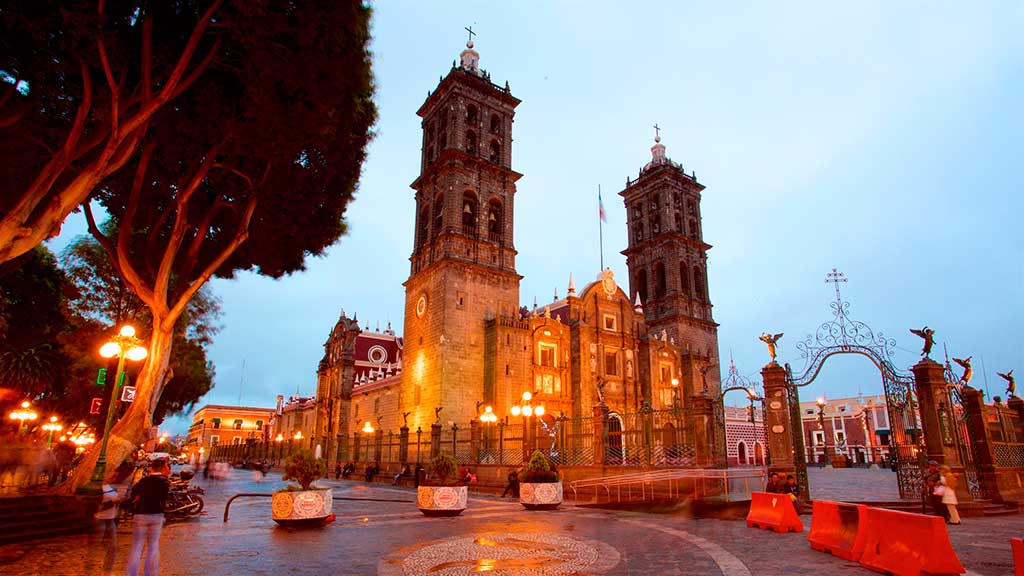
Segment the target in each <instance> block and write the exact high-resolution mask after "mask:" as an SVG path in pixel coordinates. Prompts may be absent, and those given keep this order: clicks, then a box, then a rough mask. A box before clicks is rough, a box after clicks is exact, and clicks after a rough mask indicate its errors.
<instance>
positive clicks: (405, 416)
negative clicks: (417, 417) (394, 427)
mask: <svg viewBox="0 0 1024 576" xmlns="http://www.w3.org/2000/svg"><path fill="white" fill-rule="evenodd" d="M409 414H412V412H402V422H403V423H404V424H405V425H406V426H408V425H409Z"/></svg>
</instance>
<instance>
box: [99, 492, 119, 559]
mask: <svg viewBox="0 0 1024 576" xmlns="http://www.w3.org/2000/svg"><path fill="white" fill-rule="evenodd" d="M120 501H121V497H120V496H119V495H118V493H117V489H116V488H114V487H113V486H111V485H110V484H104V485H103V497H102V499H101V500H100V509H99V511H98V512H96V514H95V515H94V516H93V519H94V520H95V523H96V524H95V528H94V532H93V535H94V538H95V542H96V544H97V547H98V548H100V549H102V550H103V572H102V573H103V574H106V575H109V574H111V573H112V572H113V570H114V558H115V556H116V555H117V504H118V502H120Z"/></svg>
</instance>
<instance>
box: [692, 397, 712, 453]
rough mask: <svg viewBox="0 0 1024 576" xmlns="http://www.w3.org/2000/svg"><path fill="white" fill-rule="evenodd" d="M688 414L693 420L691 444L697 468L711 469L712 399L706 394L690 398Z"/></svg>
mask: <svg viewBox="0 0 1024 576" xmlns="http://www.w3.org/2000/svg"><path fill="white" fill-rule="evenodd" d="M690 406H691V407H692V410H691V412H690V414H691V417H692V418H693V444H694V451H695V452H696V456H697V462H696V464H697V467H698V468H711V467H713V466H714V465H715V451H714V441H715V431H714V420H715V405H714V399H713V398H712V397H711V396H709V395H707V394H697V395H695V396H692V397H691V398H690Z"/></svg>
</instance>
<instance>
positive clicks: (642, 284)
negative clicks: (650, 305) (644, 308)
mask: <svg viewBox="0 0 1024 576" xmlns="http://www.w3.org/2000/svg"><path fill="white" fill-rule="evenodd" d="M634 292H635V293H636V294H639V295H640V302H642V303H644V304H646V303H647V270H644V269H643V268H641V269H640V270H639V271H638V272H637V273H636V290H635V291H634Z"/></svg>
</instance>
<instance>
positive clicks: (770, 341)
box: [758, 332, 782, 363]
mask: <svg viewBox="0 0 1024 576" xmlns="http://www.w3.org/2000/svg"><path fill="white" fill-rule="evenodd" d="M779 338H782V332H779V333H778V334H775V335H771V334H769V333H767V332H762V333H761V337H760V338H758V340H760V341H761V342H764V343H765V344H767V345H768V354H769V355H770V356H771V357H772V362H773V363H774V362H775V343H776V342H778V341H779Z"/></svg>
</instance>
